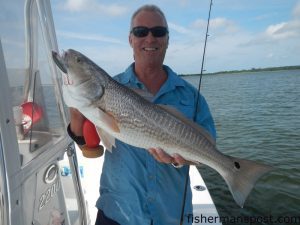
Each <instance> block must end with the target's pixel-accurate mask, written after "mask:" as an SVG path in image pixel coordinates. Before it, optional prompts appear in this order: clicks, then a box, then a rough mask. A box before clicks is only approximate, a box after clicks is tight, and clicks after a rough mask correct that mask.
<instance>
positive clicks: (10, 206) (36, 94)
mask: <svg viewBox="0 0 300 225" xmlns="http://www.w3.org/2000/svg"><path fill="white" fill-rule="evenodd" d="M0 12H1V17H0V24H1V26H0V34H1V36H0V64H1V65H0V90H1V101H0V118H1V120H0V224H1V225H28V224H32V225H45V224H49V225H62V224H65V225H77V224H78V225H79V224H82V225H89V224H94V221H95V217H96V213H97V209H96V208H95V206H94V205H95V201H96V198H97V197H95V196H98V195H99V192H98V189H99V187H98V184H99V183H98V182H97V183H96V184H95V180H97V179H98V180H99V179H100V174H101V167H102V166H101V165H102V163H103V160H104V157H100V158H96V159H88V158H84V157H83V156H82V154H81V152H80V150H79V148H78V146H76V144H74V142H73V141H72V140H71V139H70V138H69V137H68V135H67V133H66V127H67V124H68V120H69V117H68V109H67V108H66V106H65V105H64V103H63V99H62V97H61V96H62V93H61V92H62V91H61V86H62V83H63V81H62V78H61V74H60V71H58V69H57V68H56V66H55V65H54V63H53V61H52V58H51V51H53V50H54V51H56V52H58V43H57V39H56V33H55V27H54V23H53V15H52V11H51V4H50V0H25V1H18V0H12V1H2V3H1V7H0ZM2 15H3V16H2ZM92 160H93V163H91V161H92ZM95 165H97V167H96V168H95ZM99 168H100V169H99ZM190 177H191V188H192V191H193V207H194V214H193V218H192V217H191V218H190V221H192V220H193V221H192V222H193V223H194V224H197V223H198V224H199V222H198V220H196V219H197V218H200V217H195V216H202V217H203V218H204V217H206V218H208V217H213V218H215V219H216V218H218V212H217V209H216V207H215V205H214V203H213V200H212V198H211V196H210V194H209V191H208V189H207V187H206V185H205V183H204V181H203V179H202V177H201V175H200V174H199V172H198V170H197V169H196V167H191V168H190ZM201 224H209V220H207V221H206V223H205V221H204V222H203V223H201ZM215 224H220V223H215Z"/></svg>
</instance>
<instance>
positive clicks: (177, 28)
mask: <svg viewBox="0 0 300 225" xmlns="http://www.w3.org/2000/svg"><path fill="white" fill-rule="evenodd" d="M168 26H169V28H171V29H172V30H174V31H176V32H177V33H180V34H187V33H189V32H190V31H189V29H187V28H185V27H183V26H180V25H178V24H175V23H170V22H169V23H168Z"/></svg>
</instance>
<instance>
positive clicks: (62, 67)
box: [52, 51, 68, 73]
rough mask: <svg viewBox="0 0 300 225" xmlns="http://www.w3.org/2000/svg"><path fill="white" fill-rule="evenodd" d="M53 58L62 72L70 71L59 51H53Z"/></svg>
mask: <svg viewBox="0 0 300 225" xmlns="http://www.w3.org/2000/svg"><path fill="white" fill-rule="evenodd" d="M52 58H53V61H54V62H55V64H56V65H57V66H58V68H59V69H60V70H61V71H62V72H64V73H68V71H67V68H66V65H65V63H64V60H63V58H62V57H61V56H60V55H59V54H58V53H57V52H55V51H52Z"/></svg>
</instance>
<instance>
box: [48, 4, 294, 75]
mask: <svg viewBox="0 0 300 225" xmlns="http://www.w3.org/2000/svg"><path fill="white" fill-rule="evenodd" d="M51 3H52V11H53V16H54V22H55V27H56V34H57V39H58V45H59V49H60V50H62V49H68V48H74V49H76V50H79V51H81V52H83V53H84V54H86V55H87V56H88V57H90V58H91V59H93V60H94V61H95V62H96V63H97V64H99V65H100V66H101V67H103V68H104V69H105V70H107V71H108V72H109V73H110V74H112V75H113V74H117V73H119V72H122V71H123V70H125V69H126V67H127V66H128V65H129V64H130V63H131V62H132V61H133V58H132V50H131V48H130V46H129V44H128V32H129V23H130V17H131V14H132V13H133V12H134V11H135V10H136V9H137V8H138V7H139V6H141V5H143V4H146V3H151V4H156V5H158V6H159V7H160V8H161V9H162V10H163V11H164V12H165V15H166V17H167V20H168V24H169V28H170V44H169V48H168V52H167V55H166V59H165V64H167V65H169V66H171V67H172V68H173V69H174V70H175V71H176V72H178V73H183V74H186V73H199V72H200V70H201V60H202V54H203V46H204V39H205V30H206V22H207V17H208V10H209V4H210V0H153V1H144V0H130V1H129V0H119V1H111V0H52V1H51ZM206 53H207V54H206V59H205V64H204V65H205V68H204V69H205V70H206V71H207V72H216V71H224V70H239V69H251V68H264V67H273V66H291V65H300V54H299V53H300V0H251V1H248V0H213V6H212V13H211V22H210V29H209V38H208V42H207V50H206Z"/></svg>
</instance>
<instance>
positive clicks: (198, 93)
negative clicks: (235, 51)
mask: <svg viewBox="0 0 300 225" xmlns="http://www.w3.org/2000/svg"><path fill="white" fill-rule="evenodd" d="M211 7H212V0H210V5H209V12H208V19H207V25H206V33H205V41H204V49H203V54H202V63H201V73H200V78H199V83H198V92H197V98H196V106H195V110H194V117H193V120H194V122H196V119H197V113H198V105H199V102H200V101H201V99H200V100H199V98H200V89H201V82H202V75H203V66H204V59H205V53H206V43H207V37H208V28H209V22H210V13H211ZM189 172H190V167H189V166H188V169H187V172H186V176H185V184H184V193H183V200H182V206H181V215H180V225H182V224H183V219H184V206H185V201H186V193H187V184H188V180H189V179H188V178H189Z"/></svg>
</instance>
